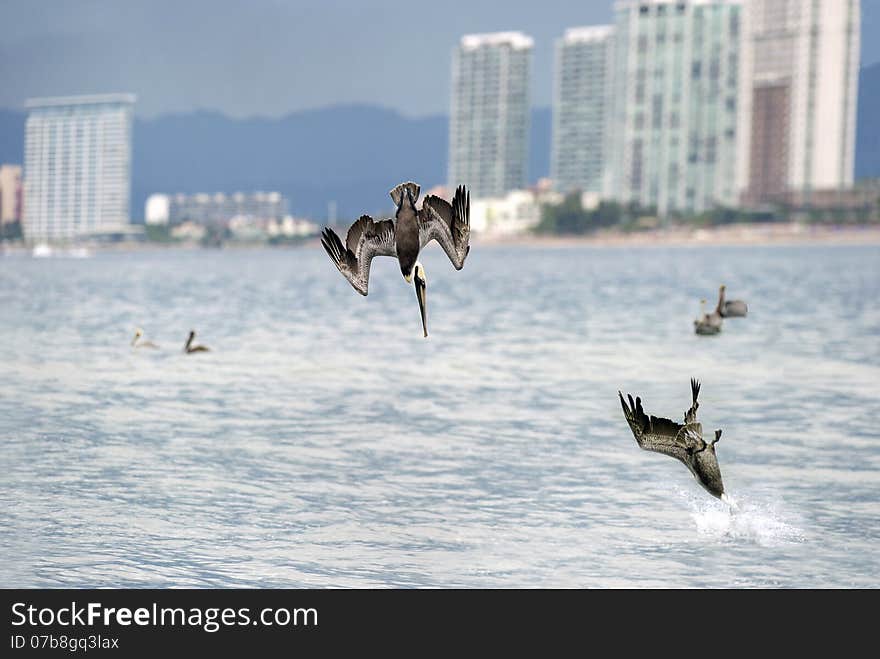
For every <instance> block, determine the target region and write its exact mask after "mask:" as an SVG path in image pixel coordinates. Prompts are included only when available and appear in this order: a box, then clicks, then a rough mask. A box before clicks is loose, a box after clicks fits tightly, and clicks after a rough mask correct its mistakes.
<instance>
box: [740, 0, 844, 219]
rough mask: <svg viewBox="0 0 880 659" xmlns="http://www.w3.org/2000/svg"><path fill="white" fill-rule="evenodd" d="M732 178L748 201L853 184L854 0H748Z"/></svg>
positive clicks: (787, 196)
mask: <svg viewBox="0 0 880 659" xmlns="http://www.w3.org/2000/svg"><path fill="white" fill-rule="evenodd" d="M743 33H744V39H745V43H744V46H745V48H744V53H745V55H746V57H745V58H744V61H743V73H744V75H743V85H742V93H741V96H742V99H743V108H742V110H743V111H742V116H741V118H740V121H741V130H740V135H739V141H740V143H739V150H740V153H741V155H742V157H741V159H740V163H739V168H738V176H737V178H738V183H739V186H740V189H741V190H742V191H743V192H744V197H745V199H746V201H747V202H749V203H764V202H773V201H778V200H782V199H790V198H792V196H795V197H796V198H797V197H800V198H807V199H808V196H809V193H810V191H811V190H833V189H840V188H846V187H850V186H851V185H852V184H853V176H854V168H855V125H856V103H857V94H858V74H859V45H860V44H859V34H860V9H859V1H858V0H746V2H745V12H744V21H743Z"/></svg>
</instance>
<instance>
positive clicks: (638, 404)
mask: <svg viewBox="0 0 880 659" xmlns="http://www.w3.org/2000/svg"><path fill="white" fill-rule="evenodd" d="M699 393H700V383H699V382H697V381H696V380H694V379H691V394H692V396H693V403H692V404H691V407H690V409H689V410H688V411H687V412H685V413H684V425H682V424H680V423H676V422H675V421H671V420H669V419H664V418H662V417H657V416H648V415H647V414H645V411H644V410H643V409H642V399H641V398H639V397H638V396H637V397H636V400H635V402H633V398H632V396H631V395H629V394H627V398H628V399H629V405H627V401H625V400H624V399H623V394H622V393H620V392H619V391H618V392H617V395H618V396H619V397H620V405H621V407H623V416H624V417H626V422H627V423H628V424H629V427H630V429H632V433H633V435H634V436H635V438H636V442H638V445H639V446H640V447H641V448H643V449H644V450H646V451H654V452H656V453H663V454H665V455H669V456H672V457H673V458H676V459H677V460H680V461H681V462H683V463H684V464H685V466H686V467H687V468H688V469H689V470H690V472H691V473H692V474H693V475H694V478H695V479H696V480H697V482H698V483H699V484H700V485H702V486H703V489H705V490H706V491H707V492H708V493H709V494H711V495H712V496H714V497H718V498H719V499H721V500H722V501H724V502H725V503H726V504H728V505H729V506H730V507H731V508H734V509H735V504H734V503H733V500H732V499H731V498H730V497H728V496H727V495H726V494H725V493H724V483H722V481H721V469H720V468H719V467H718V458H717V457H716V455H715V444H717V443H718V440H720V439H721V431H720V430H716V431H715V439H714V440H712V442H710V443H708V444H707V443H706V442H705V441H704V440H703V426H702V424H701V423H699V422H698V421H697V408H698V407H699V406H700V404H699V403H698V402H697V396H698V395H699Z"/></svg>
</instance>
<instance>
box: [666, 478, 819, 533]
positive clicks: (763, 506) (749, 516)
mask: <svg viewBox="0 0 880 659" xmlns="http://www.w3.org/2000/svg"><path fill="white" fill-rule="evenodd" d="M678 494H679V496H681V497H683V498H684V499H685V500H686V501H687V504H688V506H689V507H690V509H691V517H692V518H693V520H694V523H695V524H696V525H697V532H698V533H699V534H700V535H701V536H705V537H709V538H714V539H717V540H733V541H745V542H754V543H756V544H759V545H761V546H764V547H772V546H778V545H785V544H798V543H801V542H804V541H805V540H806V537H805V535H804V532H803V530H802V529H800V528H798V527H797V526H796V525H795V524H792V523H791V522H790V521H788V520H787V519H786V518H790V517H791V515H786V514H785V513H783V511H781V510H779V508H778V507H777V506H776V505H775V504H773V503H767V502H764V501H755V500H752V499H751V498H750V497H749V496H748V495H744V494H738V495H737V496H736V497H735V498H734V500H735V501H736V505H737V510H736V511H733V510H731V508H730V507H728V505H727V504H726V503H724V502H722V501H719V500H717V499H712V498H709V497H705V496H695V495H694V494H692V493H690V492H685V491H684V490H679V492H678Z"/></svg>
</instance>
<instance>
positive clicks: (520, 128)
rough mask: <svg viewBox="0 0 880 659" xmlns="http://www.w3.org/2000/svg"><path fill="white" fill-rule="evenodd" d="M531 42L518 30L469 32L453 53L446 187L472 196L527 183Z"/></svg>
mask: <svg viewBox="0 0 880 659" xmlns="http://www.w3.org/2000/svg"><path fill="white" fill-rule="evenodd" d="M532 46H533V41H532V38H531V37H529V36H526V35H525V34H522V33H521V32H496V33H492V34H470V35H466V36H464V37H462V38H461V41H460V43H459V45H458V47H457V48H456V50H455V53H454V55H453V65H452V108H451V112H450V118H449V185H450V187H455V186H457V185H462V184H463V185H467V186H468V187H469V188H470V190H471V195H472V196H473V197H475V198H481V197H501V196H503V195H504V194H505V193H506V192H507V191H509V190H515V189H518V188H522V187H524V186H525V184H526V177H527V166H528V141H529V112H530V107H529V104H530V99H529V75H530V68H531V54H532Z"/></svg>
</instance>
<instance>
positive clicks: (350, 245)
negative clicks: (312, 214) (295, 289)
mask: <svg viewBox="0 0 880 659" xmlns="http://www.w3.org/2000/svg"><path fill="white" fill-rule="evenodd" d="M419 190H420V188H419V186H418V184H416V183H413V182H411V181H408V182H406V183H401V184H400V185H398V186H397V187H395V188H394V189H393V190H391V192H390V194H391V198H392V199H393V200H394V203H395V204H396V205H397V212H396V213H395V219H394V220H390V219H389V220H379V221H374V220H373V219H372V218H371V217H370V216H369V215H362V216H361V218H360V219H359V220H358V221H357V222H355V223H354V224H352V225H351V227H349V229H348V234H347V235H346V237H345V244H343V243H342V240H340V238H339V236H337V235H336V232H335V231H333V229H331V228H329V227H327V228H325V229H324V232H323V234H322V236H321V244H322V245H324V249H325V250H327V254H329V255H330V258H331V259H333V263H334V264H336V267H337V268H338V269H339V272H341V273H342V274H343V276H344V277H345V278H346V279H348V281H349V283H351V285H352V286H353V287H354V289H355V290H356V291H357V292H358V293H360V294H361V295H366V294H367V286H368V285H369V282H370V261H372V260H373V257H375V256H393V257H396V258H397V260H398V262H399V263H400V272H401V273H402V274H403V278H404V279H405V280H406V282H407V283H410V282H413V281H414V282H415V289H416V297H417V298H418V301H419V311H420V312H421V315H422V331H423V332H424V335H425V336H426V337H427V336H428V324H427V320H426V309H425V306H426V296H427V279H426V278H425V268H424V267H423V266H422V264H421V263H420V262H419V260H418V259H419V253H420V252H421V251H422V249H423V248H424V247H425V245H427V244H428V243H429V242H431V241H432V240H436V241H437V242H438V243H440V246H441V247H442V248H443V251H445V252H446V255H447V256H448V257H449V260H450V261H452V265H454V266H455V269H456V270H461V268H462V267H463V266H464V260H465V257H466V256H467V255H468V252H469V251H470V246H469V245H468V240H469V238H470V233H471V225H470V208H471V201H470V194H469V193H468V191H467V189H466V188H465V187H464V186H463V185H460V186H458V188H457V189H456V190H455V196H454V197H453V199H452V203H451V204H450V203H449V202H448V201H446V200H445V199H441V198H440V197H436V196H434V195H428V196H427V197H425V200H424V202H423V203H422V208H421V210H419V209H417V208H416V200H417V199H418V198H419Z"/></svg>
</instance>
